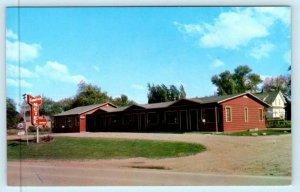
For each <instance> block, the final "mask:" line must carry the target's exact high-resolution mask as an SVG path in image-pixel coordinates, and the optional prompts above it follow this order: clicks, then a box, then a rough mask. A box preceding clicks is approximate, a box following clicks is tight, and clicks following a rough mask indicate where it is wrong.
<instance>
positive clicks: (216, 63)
mask: <svg viewBox="0 0 300 192" xmlns="http://www.w3.org/2000/svg"><path fill="white" fill-rule="evenodd" d="M224 65H225V63H224V62H223V61H222V60H220V59H215V60H214V61H213V62H212V64H211V66H212V67H214V68H218V67H222V66H224Z"/></svg>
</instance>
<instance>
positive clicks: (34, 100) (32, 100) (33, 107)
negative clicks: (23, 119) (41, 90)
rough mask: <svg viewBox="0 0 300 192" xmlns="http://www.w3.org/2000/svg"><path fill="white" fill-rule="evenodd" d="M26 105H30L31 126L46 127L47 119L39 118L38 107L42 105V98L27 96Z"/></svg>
mask: <svg viewBox="0 0 300 192" xmlns="http://www.w3.org/2000/svg"><path fill="white" fill-rule="evenodd" d="M27 103H28V104H29V105H30V117H31V124H32V125H34V126H45V125H47V119H46V118H45V117H40V105H41V104H42V97H41V96H36V97H33V96H31V95H27Z"/></svg>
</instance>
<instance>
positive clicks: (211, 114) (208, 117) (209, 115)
mask: <svg viewBox="0 0 300 192" xmlns="http://www.w3.org/2000/svg"><path fill="white" fill-rule="evenodd" d="M204 119H205V120H204ZM202 122H205V123H214V122H216V117H215V109H214V108H211V109H203V110H202Z"/></svg>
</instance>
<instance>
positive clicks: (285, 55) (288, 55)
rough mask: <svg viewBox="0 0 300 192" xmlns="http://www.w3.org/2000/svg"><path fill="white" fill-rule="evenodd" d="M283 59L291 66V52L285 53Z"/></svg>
mask: <svg viewBox="0 0 300 192" xmlns="http://www.w3.org/2000/svg"><path fill="white" fill-rule="evenodd" d="M283 59H284V61H285V62H286V63H287V64H289V65H291V50H289V51H287V52H285V54H284V55H283Z"/></svg>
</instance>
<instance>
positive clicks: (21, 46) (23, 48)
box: [6, 40, 41, 62]
mask: <svg viewBox="0 0 300 192" xmlns="http://www.w3.org/2000/svg"><path fill="white" fill-rule="evenodd" d="M40 49H41V46H40V45H39V44H35V43H34V44H27V43H24V42H19V41H14V42H12V41H9V40H6V59H7V60H8V61H14V62H17V61H19V58H20V60H21V62H28V61H31V60H33V59H35V58H37V57H38V56H39V50H40ZM19 51H20V55H19ZM19 56H20V57H19Z"/></svg>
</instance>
